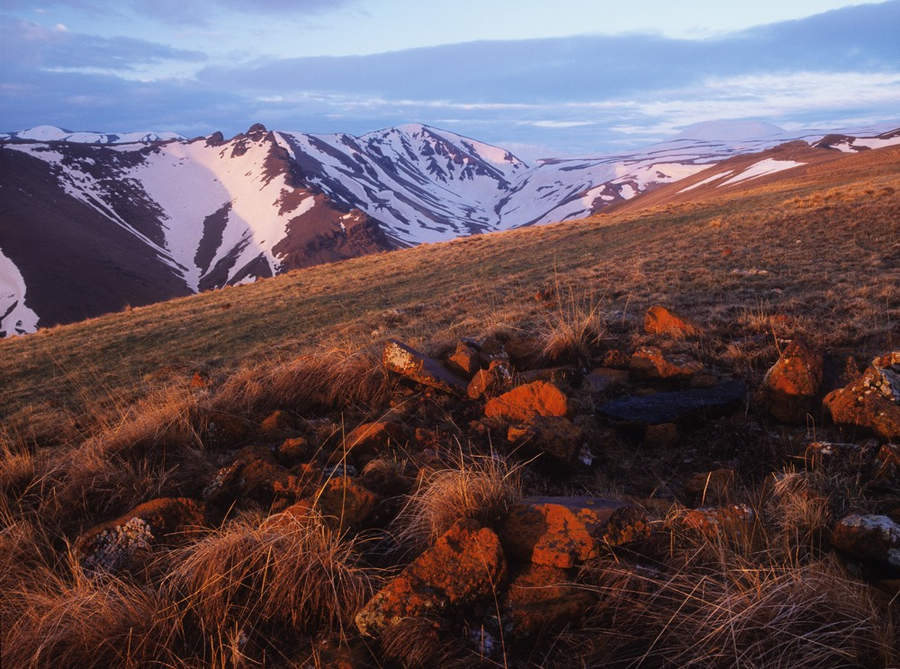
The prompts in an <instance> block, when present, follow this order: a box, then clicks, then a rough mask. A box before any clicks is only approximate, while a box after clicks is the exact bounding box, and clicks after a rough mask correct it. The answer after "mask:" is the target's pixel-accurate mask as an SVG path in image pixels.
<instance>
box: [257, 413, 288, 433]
mask: <svg viewBox="0 0 900 669" xmlns="http://www.w3.org/2000/svg"><path fill="white" fill-rule="evenodd" d="M293 427H294V421H293V420H292V419H291V417H290V415H289V414H288V412H287V411H282V410H281V409H278V410H277V411H273V412H272V413H270V414H269V415H268V416H266V418H265V419H264V420H263V421H262V423H260V424H259V432H260V434H261V435H262V436H263V437H265V438H266V439H279V438H284V437H285V436H286V433H289V432H290V431H291V430H292V429H293Z"/></svg>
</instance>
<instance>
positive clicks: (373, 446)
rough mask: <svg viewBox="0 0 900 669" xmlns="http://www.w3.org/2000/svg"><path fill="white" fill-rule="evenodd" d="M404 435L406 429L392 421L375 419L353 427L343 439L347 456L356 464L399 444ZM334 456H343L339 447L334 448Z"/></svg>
mask: <svg viewBox="0 0 900 669" xmlns="http://www.w3.org/2000/svg"><path fill="white" fill-rule="evenodd" d="M405 437H406V429H405V428H404V427H403V425H401V424H400V423H396V422H394V421H387V420H382V421H375V422H373V423H362V424H361V425H358V426H357V427H355V428H354V429H353V431H352V432H350V434H348V435H347V438H346V439H345V440H344V443H345V444H346V453H347V455H348V457H349V458H350V459H351V460H352V461H353V462H354V463H356V464H358V465H363V464H365V463H366V462H368V461H369V460H371V459H372V458H375V457H378V456H379V455H384V453H385V452H386V451H387V449H388V448H389V447H390V446H391V444H394V445H397V446H399V445H401V444H402V442H403V440H404V438H405ZM332 455H333V456H334V457H333V459H334V458H341V457H343V453H342V451H341V449H339V448H336V449H335V450H334V452H333V454H332Z"/></svg>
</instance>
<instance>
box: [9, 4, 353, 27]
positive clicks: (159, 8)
mask: <svg viewBox="0 0 900 669" xmlns="http://www.w3.org/2000/svg"><path fill="white" fill-rule="evenodd" d="M356 2H357V0H253V1H252V2H251V1H248V0H43V2H42V3H41V4H42V5H43V6H42V7H41V10H43V11H46V10H47V9H48V8H52V7H56V8H64V9H72V10H76V11H79V12H84V13H87V14H91V15H97V16H102V15H110V14H113V15H117V14H126V13H130V14H135V15H139V16H142V17H145V18H150V19H153V20H155V21H159V22H161V23H179V22H185V21H187V22H191V23H194V24H200V25H205V24H207V23H208V22H209V20H210V17H211V16H213V15H217V14H221V13H222V12H225V11H230V12H237V13H240V14H253V13H257V12H267V13H284V14H291V15H296V14H300V13H316V14H320V13H326V12H329V11H333V10H336V9H340V8H343V7H345V6H348V5H352V4H355V3H356ZM33 4H34V3H33V2H32V0H0V8H2V9H3V10H7V11H11V10H29V9H33V8H32V5H33ZM42 13H43V12H42Z"/></svg>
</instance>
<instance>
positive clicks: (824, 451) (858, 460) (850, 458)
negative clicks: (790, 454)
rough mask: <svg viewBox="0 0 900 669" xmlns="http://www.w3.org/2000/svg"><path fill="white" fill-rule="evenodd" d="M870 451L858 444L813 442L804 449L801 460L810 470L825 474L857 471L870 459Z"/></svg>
mask: <svg viewBox="0 0 900 669" xmlns="http://www.w3.org/2000/svg"><path fill="white" fill-rule="evenodd" d="M871 455H872V449H871V448H864V447H863V446H861V445H860V444H843V443H836V442H831V441H814V442H813V443H811V444H809V445H808V446H807V447H806V450H805V451H804V453H803V459H804V460H805V461H806V464H807V466H808V467H809V468H810V469H823V470H825V471H827V472H836V471H841V472H845V473H847V472H850V471H859V470H860V469H861V468H862V467H864V466H865V465H866V464H867V463H868V461H869V460H870V459H871Z"/></svg>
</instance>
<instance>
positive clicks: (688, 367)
mask: <svg viewBox="0 0 900 669" xmlns="http://www.w3.org/2000/svg"><path fill="white" fill-rule="evenodd" d="M629 368H630V369H631V373H632V374H634V376H636V377H637V378H641V379H663V380H684V379H689V378H691V377H692V376H693V375H695V374H697V373H699V372H702V371H703V364H702V363H700V362H697V361H696V360H692V359H691V358H689V357H688V356H685V355H669V356H667V355H664V354H663V352H662V351H661V350H660V349H659V348H657V347H656V346H641V347H640V348H638V349H637V350H636V351H635V352H634V354H633V355H632V356H631V361H630V362H629Z"/></svg>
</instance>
